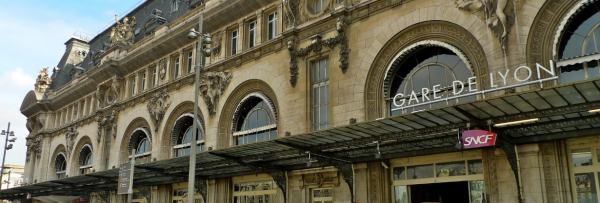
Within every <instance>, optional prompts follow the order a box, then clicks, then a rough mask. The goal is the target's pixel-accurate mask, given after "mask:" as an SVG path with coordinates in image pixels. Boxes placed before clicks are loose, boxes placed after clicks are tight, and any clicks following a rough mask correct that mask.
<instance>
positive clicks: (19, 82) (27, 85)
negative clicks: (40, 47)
mask: <svg viewBox="0 0 600 203" xmlns="http://www.w3.org/2000/svg"><path fill="white" fill-rule="evenodd" d="M0 74H2V75H0V89H2V90H8V91H27V92H28V91H29V90H32V89H33V88H34V84H35V79H34V77H33V76H31V75H29V74H27V73H25V71H24V70H23V69H22V68H16V69H13V70H9V71H8V72H4V73H0Z"/></svg>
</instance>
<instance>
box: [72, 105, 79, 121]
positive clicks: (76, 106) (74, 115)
mask: <svg viewBox="0 0 600 203" xmlns="http://www.w3.org/2000/svg"><path fill="white" fill-rule="evenodd" d="M78 111H79V102H75V103H73V120H75V119H77V112H78Z"/></svg>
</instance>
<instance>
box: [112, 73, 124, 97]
mask: <svg viewBox="0 0 600 203" xmlns="http://www.w3.org/2000/svg"><path fill="white" fill-rule="evenodd" d="M122 86H123V79H119V78H117V77H116V76H115V77H114V78H113V79H112V84H111V85H110V87H111V88H112V90H113V91H114V92H115V93H116V94H117V96H118V95H119V93H120V92H121V87H122Z"/></svg>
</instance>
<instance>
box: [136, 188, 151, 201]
mask: <svg viewBox="0 0 600 203" xmlns="http://www.w3.org/2000/svg"><path fill="white" fill-rule="evenodd" d="M136 189H138V191H140V196H142V197H144V198H146V202H152V187H151V186H144V187H138V188H136Z"/></svg>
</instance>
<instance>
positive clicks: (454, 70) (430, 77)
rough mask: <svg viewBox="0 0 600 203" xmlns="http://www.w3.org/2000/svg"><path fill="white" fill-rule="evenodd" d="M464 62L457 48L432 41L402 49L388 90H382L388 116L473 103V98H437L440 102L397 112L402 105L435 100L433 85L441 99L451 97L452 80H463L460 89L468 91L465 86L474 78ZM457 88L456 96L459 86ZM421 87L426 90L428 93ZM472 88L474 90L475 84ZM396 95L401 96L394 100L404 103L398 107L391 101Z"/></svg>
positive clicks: (390, 77) (394, 65)
mask: <svg viewBox="0 0 600 203" xmlns="http://www.w3.org/2000/svg"><path fill="white" fill-rule="evenodd" d="M465 60H466V57H465V56H464V54H462V53H461V52H460V51H459V50H458V49H457V48H455V47H453V46H451V45H449V44H446V43H443V42H435V41H432V42H431V43H427V44H426V45H421V46H415V47H410V48H407V49H405V50H403V52H401V55H400V57H399V58H398V59H397V60H396V61H395V62H394V63H393V65H392V66H391V67H390V70H389V71H388V76H387V78H386V83H385V84H386V86H387V87H384V88H386V91H387V92H389V95H388V96H389V97H388V98H389V99H388V105H389V107H390V109H391V112H390V114H391V115H392V116H394V115H399V114H402V113H406V112H412V111H416V110H423V109H429V108H435V107H440V106H445V105H451V104H455V103H457V102H465V101H471V100H475V99H476V96H471V97H464V98H460V99H458V100H442V99H440V102H436V103H432V104H428V105H422V106H418V107H414V108H408V109H406V110H398V109H399V108H400V107H401V106H409V105H414V104H419V103H422V102H428V101H432V100H435V99H434V95H433V93H434V91H433V89H434V86H436V87H435V89H436V90H439V91H437V92H436V95H435V96H436V97H442V98H444V97H448V96H454V94H453V93H452V92H453V81H462V83H463V84H465V85H464V87H463V88H464V89H468V87H467V86H466V84H468V79H469V78H470V77H472V76H473V73H472V72H471V69H470V67H469V65H468V64H469V63H468V61H467V62H465ZM456 86H457V93H458V92H459V90H461V88H460V87H461V86H460V85H456ZM423 88H427V90H424V89H423ZM473 88H475V85H474V86H473ZM464 89H463V91H462V92H461V93H462V94H464V93H465V92H466V91H464ZM413 92H414V95H413ZM398 94H402V95H403V97H398V98H397V101H403V102H398V104H403V105H401V106H396V105H395V104H394V102H393V100H394V97H395V96H396V95H398ZM459 94H460V93H459ZM411 95H412V96H413V97H411ZM457 95H458V94H457ZM414 96H416V97H414Z"/></svg>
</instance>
